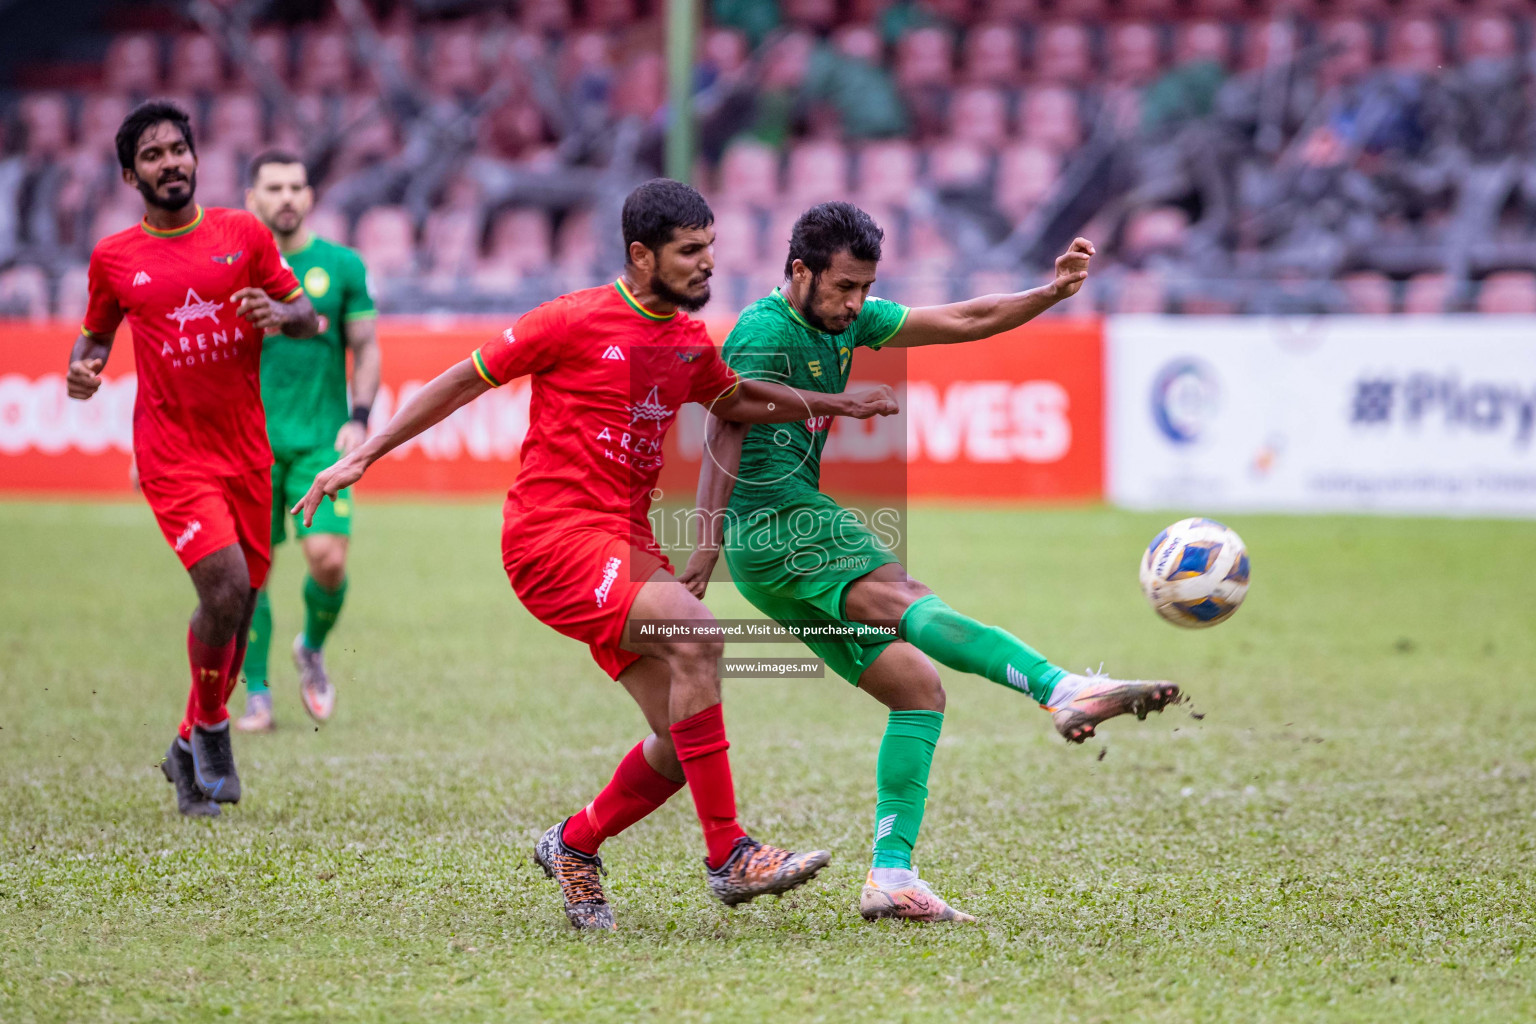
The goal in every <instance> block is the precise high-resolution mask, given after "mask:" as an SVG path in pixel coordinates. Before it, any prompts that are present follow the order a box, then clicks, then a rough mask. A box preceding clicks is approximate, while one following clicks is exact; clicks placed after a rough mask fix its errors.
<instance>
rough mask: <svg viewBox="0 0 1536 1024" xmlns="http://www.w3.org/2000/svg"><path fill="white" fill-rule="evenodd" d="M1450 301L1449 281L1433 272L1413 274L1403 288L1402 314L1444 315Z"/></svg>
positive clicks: (1444, 276) (1437, 272) (1441, 274)
mask: <svg viewBox="0 0 1536 1024" xmlns="http://www.w3.org/2000/svg"><path fill="white" fill-rule="evenodd" d="M1450 300H1451V279H1450V278H1449V277H1447V276H1446V275H1445V274H1443V273H1441V272H1439V271H1434V272H1431V273H1425V274H1415V275H1414V276H1413V277H1410V278H1409V279H1408V283H1407V285H1405V286H1404V288H1403V312H1404V313H1414V314H1423V313H1444V312H1446V311H1447V310H1448V308H1449V306H1450Z"/></svg>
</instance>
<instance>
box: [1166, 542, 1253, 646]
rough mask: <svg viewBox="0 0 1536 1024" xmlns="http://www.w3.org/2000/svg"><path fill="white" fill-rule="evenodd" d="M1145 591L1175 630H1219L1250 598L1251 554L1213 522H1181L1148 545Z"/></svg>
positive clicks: (1241, 543)
mask: <svg viewBox="0 0 1536 1024" xmlns="http://www.w3.org/2000/svg"><path fill="white" fill-rule="evenodd" d="M1141 591H1142V593H1144V594H1146V595H1147V600H1148V601H1150V602H1152V608H1153V610H1155V611H1156V612H1157V614H1159V615H1161V616H1162V617H1163V618H1165V619H1167V620H1168V621H1169V622H1171V623H1173V624H1174V625H1176V626H1185V627H1187V628H1189V629H1204V628H1205V627H1206V626H1214V625H1216V623H1218V622H1221V621H1223V620H1225V619H1229V618H1231V617H1232V613H1233V612H1235V611H1237V609H1238V606H1240V605H1241V604H1242V603H1243V598H1244V597H1246V596H1247V595H1248V549H1247V548H1245V547H1244V546H1243V540H1242V538H1241V537H1239V536H1238V535H1237V534H1235V533H1233V532H1232V531H1231V530H1229V529H1227V528H1226V527H1225V526H1223V525H1222V524H1221V523H1218V522H1217V521H1216V520H1214V519H1180V520H1179V521H1178V522H1176V523H1174V524H1173V525H1172V526H1170V527H1168V529H1166V530H1164V531H1163V532H1162V533H1159V534H1158V535H1157V536H1156V537H1153V538H1152V543H1151V544H1149V545H1147V552H1146V554H1144V555H1143V556H1142V558H1141Z"/></svg>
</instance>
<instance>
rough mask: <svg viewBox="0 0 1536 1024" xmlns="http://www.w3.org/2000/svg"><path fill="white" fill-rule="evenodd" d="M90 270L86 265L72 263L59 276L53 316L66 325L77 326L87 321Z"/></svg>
mask: <svg viewBox="0 0 1536 1024" xmlns="http://www.w3.org/2000/svg"><path fill="white" fill-rule="evenodd" d="M90 291H91V289H90V268H89V267H87V266H86V264H84V263H72V264H70V265H69V266H68V267H65V268H64V271H63V273H61V274H59V280H58V283H57V286H56V287H55V288H54V300H53V315H54V318H55V319H57V320H62V321H63V322H64V323H66V324H77V323H79V322H80V321H81V320H84V319H85V308H86V306H87V305H88V304H89V303H90V299H91V295H90Z"/></svg>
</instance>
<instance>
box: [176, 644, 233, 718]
mask: <svg viewBox="0 0 1536 1024" xmlns="http://www.w3.org/2000/svg"><path fill="white" fill-rule="evenodd" d="M234 656H235V640H234V637H230V639H229V642H228V643H224V644H220V645H219V646H218V647H210V646H209V645H207V644H205V643H203V642H202V641H201V640H199V639H198V638H197V637H196V636H195V635H194V634H193V632H192V630H191V628H190V627H189V628H188V629H187V661H188V662H190V663H191V665H192V692H191V693H190V694H188V695H187V716H186V718H184V719H182V722H181V738H182V739H184V740H185V739H190V738H191V737H192V726H194V725H202V726H209V725H218V724H219V723H220V722H223V721H227V720H228V719H229V712H228V711H226V710H224V702H225V699H226V694H225V692H224V683H225V680H226V679H228V677H229V668H230V664H229V663H230V661H231V660H233V658H234Z"/></svg>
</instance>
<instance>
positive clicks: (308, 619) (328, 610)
mask: <svg viewBox="0 0 1536 1024" xmlns="http://www.w3.org/2000/svg"><path fill="white" fill-rule="evenodd" d="M346 597H347V581H346V580H342V581H341V586H339V587H337V588H336V589H335V590H326V589H325V588H324V587H322V586H321V585H320V584H318V583H316V582H315V578H314V577H313V576H311V575H309V574H308V573H305V574H304V646H305V647H308V648H309V649H310V650H312V651H318V650H319V649H320V648H321V647H322V646H323V645H324V644H325V638H326V637H327V636H328V635H329V634H330V632H331V627H333V626H335V625H336V620H337V619H338V618H339V617H340V616H341V602H342V601H344V600H346Z"/></svg>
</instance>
